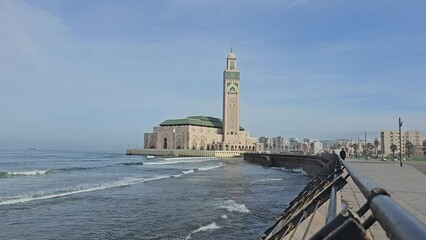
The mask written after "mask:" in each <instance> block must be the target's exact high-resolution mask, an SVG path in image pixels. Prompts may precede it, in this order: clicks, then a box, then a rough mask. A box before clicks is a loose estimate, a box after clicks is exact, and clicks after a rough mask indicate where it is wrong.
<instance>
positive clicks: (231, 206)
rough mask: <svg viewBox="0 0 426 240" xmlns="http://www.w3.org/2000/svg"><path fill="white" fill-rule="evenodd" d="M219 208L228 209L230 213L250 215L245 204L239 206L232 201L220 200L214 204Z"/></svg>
mask: <svg viewBox="0 0 426 240" xmlns="http://www.w3.org/2000/svg"><path fill="white" fill-rule="evenodd" d="M214 205H215V206H216V207H217V208H221V209H226V210H227V211H228V212H240V213H250V210H248V208H247V207H246V205H244V204H238V203H236V202H235V201H234V200H232V199H220V200H219V202H217V203H215V204H214Z"/></svg>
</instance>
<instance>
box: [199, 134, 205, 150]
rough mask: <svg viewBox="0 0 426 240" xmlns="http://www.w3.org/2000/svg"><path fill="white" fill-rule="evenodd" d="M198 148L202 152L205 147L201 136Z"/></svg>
mask: <svg viewBox="0 0 426 240" xmlns="http://www.w3.org/2000/svg"><path fill="white" fill-rule="evenodd" d="M199 146H200V149H201V150H204V148H205V147H206V140H205V137H204V136H201V138H200V144H199Z"/></svg>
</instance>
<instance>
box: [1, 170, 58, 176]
mask: <svg viewBox="0 0 426 240" xmlns="http://www.w3.org/2000/svg"><path fill="white" fill-rule="evenodd" d="M49 170H50V169H44V170H38V169H34V170H29V171H17V172H7V174H8V175H10V176H35V175H44V174H46V173H47V172H48V171H49Z"/></svg>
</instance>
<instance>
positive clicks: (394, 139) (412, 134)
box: [380, 129, 423, 155]
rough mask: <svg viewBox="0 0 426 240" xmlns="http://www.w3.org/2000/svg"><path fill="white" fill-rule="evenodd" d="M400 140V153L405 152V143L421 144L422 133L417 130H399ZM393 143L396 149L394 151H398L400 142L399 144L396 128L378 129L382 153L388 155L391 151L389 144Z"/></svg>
mask: <svg viewBox="0 0 426 240" xmlns="http://www.w3.org/2000/svg"><path fill="white" fill-rule="evenodd" d="M401 141H402V153H403V154H405V152H406V148H405V143H406V142H408V141H409V142H411V143H412V144H413V146H418V145H422V143H423V134H422V133H421V132H420V131H418V130H414V131H402V132H401ZM392 144H395V145H396V147H397V150H396V151H395V153H399V152H400V144H399V131H398V130H383V129H382V130H380V146H381V150H382V153H383V154H384V155H389V154H391V153H392V150H391V148H390V146H391V145H392Z"/></svg>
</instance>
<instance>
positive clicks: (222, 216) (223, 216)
mask: <svg viewBox="0 0 426 240" xmlns="http://www.w3.org/2000/svg"><path fill="white" fill-rule="evenodd" d="M220 217H221V218H223V219H227V218H228V216H226V214H223V215H220Z"/></svg>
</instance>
